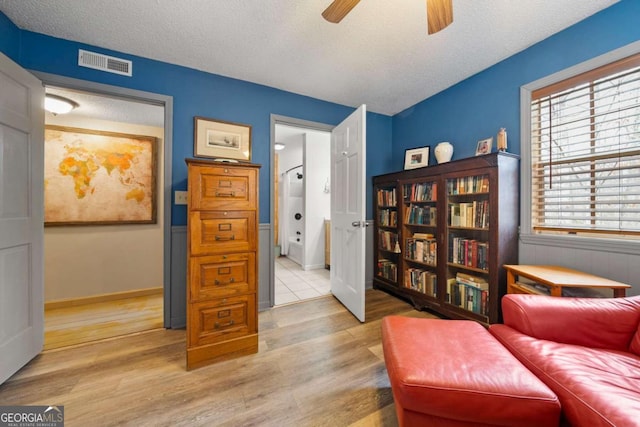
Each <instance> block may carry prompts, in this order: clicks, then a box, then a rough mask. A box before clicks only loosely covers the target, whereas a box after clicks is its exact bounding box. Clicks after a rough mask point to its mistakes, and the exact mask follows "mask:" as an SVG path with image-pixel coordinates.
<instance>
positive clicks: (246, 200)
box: [186, 159, 260, 369]
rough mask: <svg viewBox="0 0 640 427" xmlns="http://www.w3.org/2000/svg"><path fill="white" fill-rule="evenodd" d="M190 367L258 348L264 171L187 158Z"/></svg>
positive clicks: (254, 166)
mask: <svg viewBox="0 0 640 427" xmlns="http://www.w3.org/2000/svg"><path fill="white" fill-rule="evenodd" d="M186 162H187V166H188V187H189V203H188V216H187V369H192V368H197V367H199V366H203V365H206V364H208V363H212V362H215V361H219V360H225V359H229V358H232V357H237V356H241V355H245V354H251V353H256V352H257V351H258V313H257V271H258V267H257V266H258V253H257V248H258V172H259V168H260V166H259V165H254V164H250V163H238V164H221V163H215V162H212V161H207V160H198V159H187V160H186Z"/></svg>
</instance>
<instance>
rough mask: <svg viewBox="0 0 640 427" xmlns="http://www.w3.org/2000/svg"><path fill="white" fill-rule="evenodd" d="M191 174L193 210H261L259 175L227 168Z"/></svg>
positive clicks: (198, 168)
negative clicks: (258, 203) (258, 205)
mask: <svg viewBox="0 0 640 427" xmlns="http://www.w3.org/2000/svg"><path fill="white" fill-rule="evenodd" d="M190 172H191V173H190V174H189V191H190V200H189V203H190V205H189V207H190V209H195V210H209V209H215V210H220V209H229V210H231V209H233V210H245V209H248V210H253V209H256V208H257V194H258V192H257V182H258V179H257V178H258V171H257V170H256V169H249V168H246V169H245V168H241V167H240V168H238V167H235V168H231V167H225V166H206V167H202V166H195V167H193V168H192V170H191V171H190Z"/></svg>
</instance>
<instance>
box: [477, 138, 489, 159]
mask: <svg viewBox="0 0 640 427" xmlns="http://www.w3.org/2000/svg"><path fill="white" fill-rule="evenodd" d="M492 146H493V137H491V138H487V139H481V140H480V141H478V146H477V147H476V156H482V155H483V154H489V153H491V147H492Z"/></svg>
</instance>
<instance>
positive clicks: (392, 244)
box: [378, 230, 400, 253]
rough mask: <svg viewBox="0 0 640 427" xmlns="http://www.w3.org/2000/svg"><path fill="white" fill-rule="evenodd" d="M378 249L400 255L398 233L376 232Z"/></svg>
mask: <svg viewBox="0 0 640 427" xmlns="http://www.w3.org/2000/svg"><path fill="white" fill-rule="evenodd" d="M378 249H383V250H385V251H389V252H397V253H400V244H399V242H398V233H394V232H392V231H385V230H378Z"/></svg>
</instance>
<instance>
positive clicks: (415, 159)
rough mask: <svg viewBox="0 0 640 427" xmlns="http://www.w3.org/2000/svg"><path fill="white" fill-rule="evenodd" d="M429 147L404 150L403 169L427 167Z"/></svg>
mask: <svg viewBox="0 0 640 427" xmlns="http://www.w3.org/2000/svg"><path fill="white" fill-rule="evenodd" d="M429 148H430V147H429V146H428V145H427V146H426V147H418V148H409V149H407V150H404V169H405V170H407V169H416V168H422V167H425V166H429Z"/></svg>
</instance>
